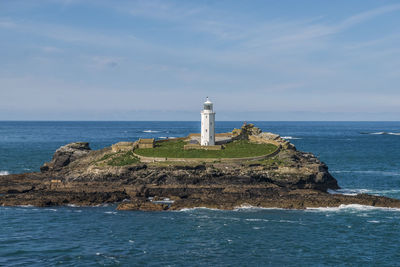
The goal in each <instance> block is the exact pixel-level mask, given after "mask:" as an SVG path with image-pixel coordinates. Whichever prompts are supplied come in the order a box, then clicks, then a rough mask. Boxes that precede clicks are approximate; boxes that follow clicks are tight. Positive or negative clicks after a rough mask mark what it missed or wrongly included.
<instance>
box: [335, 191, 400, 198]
mask: <svg viewBox="0 0 400 267" xmlns="http://www.w3.org/2000/svg"><path fill="white" fill-rule="evenodd" d="M328 193H330V194H342V195H348V196H355V195H358V194H371V195H382V194H397V193H400V189H387V190H374V189H338V190H330V189H329V190H328Z"/></svg>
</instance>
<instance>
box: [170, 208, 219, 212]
mask: <svg viewBox="0 0 400 267" xmlns="http://www.w3.org/2000/svg"><path fill="white" fill-rule="evenodd" d="M195 210H219V209H211V208H206V207H195V208H183V209H180V210H177V211H178V212H188V211H195Z"/></svg>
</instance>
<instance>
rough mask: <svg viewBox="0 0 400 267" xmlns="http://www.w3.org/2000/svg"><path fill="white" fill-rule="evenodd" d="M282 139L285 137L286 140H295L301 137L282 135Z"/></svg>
mask: <svg viewBox="0 0 400 267" xmlns="http://www.w3.org/2000/svg"><path fill="white" fill-rule="evenodd" d="M282 138H283V139H287V140H297V139H301V138H298V137H293V136H282Z"/></svg>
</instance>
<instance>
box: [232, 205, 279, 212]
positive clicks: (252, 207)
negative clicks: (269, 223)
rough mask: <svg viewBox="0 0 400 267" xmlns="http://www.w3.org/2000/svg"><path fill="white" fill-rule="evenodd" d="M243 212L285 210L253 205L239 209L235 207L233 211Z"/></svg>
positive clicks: (242, 206)
mask: <svg viewBox="0 0 400 267" xmlns="http://www.w3.org/2000/svg"><path fill="white" fill-rule="evenodd" d="M242 210H285V209H282V208H262V207H255V206H252V205H247V204H243V205H240V206H238V207H235V208H234V209H233V211H242Z"/></svg>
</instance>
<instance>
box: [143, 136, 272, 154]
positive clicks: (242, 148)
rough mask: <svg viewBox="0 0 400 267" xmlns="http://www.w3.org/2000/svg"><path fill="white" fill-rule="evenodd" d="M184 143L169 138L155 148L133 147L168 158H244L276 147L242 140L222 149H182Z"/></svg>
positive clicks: (145, 152)
mask: <svg viewBox="0 0 400 267" xmlns="http://www.w3.org/2000/svg"><path fill="white" fill-rule="evenodd" d="M185 144H186V143H185V142H184V141H182V140H171V141H168V142H163V143H158V144H157V146H156V147H155V148H141V149H135V153H136V154H138V155H142V156H147V157H168V158H245V157H256V156H262V155H265V154H270V153H272V152H274V151H275V150H276V148H277V147H276V146H275V145H272V144H253V143H249V142H248V141H244V140H241V141H235V142H232V143H229V144H226V145H225V149H222V150H183V146H184V145H185Z"/></svg>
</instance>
